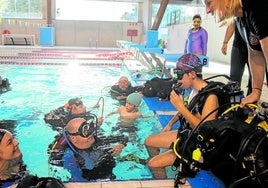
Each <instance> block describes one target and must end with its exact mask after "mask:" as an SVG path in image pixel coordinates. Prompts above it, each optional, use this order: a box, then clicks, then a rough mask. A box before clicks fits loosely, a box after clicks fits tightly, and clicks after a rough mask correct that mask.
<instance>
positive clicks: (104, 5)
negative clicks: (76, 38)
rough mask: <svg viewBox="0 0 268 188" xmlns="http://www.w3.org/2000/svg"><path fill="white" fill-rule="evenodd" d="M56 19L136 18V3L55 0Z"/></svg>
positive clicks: (135, 19)
mask: <svg viewBox="0 0 268 188" xmlns="http://www.w3.org/2000/svg"><path fill="white" fill-rule="evenodd" d="M56 19H57V20H98V21H132V22H136V21H137V20H138V3H129V2H113V1H88V0H68V1H67V0H56Z"/></svg>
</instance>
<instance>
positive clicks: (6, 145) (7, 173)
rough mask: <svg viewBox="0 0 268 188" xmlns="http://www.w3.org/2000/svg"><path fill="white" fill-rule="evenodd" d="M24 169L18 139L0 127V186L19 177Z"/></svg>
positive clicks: (10, 182)
mask: <svg viewBox="0 0 268 188" xmlns="http://www.w3.org/2000/svg"><path fill="white" fill-rule="evenodd" d="M25 171H26V168H25V165H24V164H23V161H22V153H21V151H20V148H19V143H18V141H17V140H16V139H15V138H14V137H13V134H12V133H11V132H9V131H8V130H6V129H0V187H2V186H4V187H6V186H5V185H8V184H9V185H10V184H12V183H14V182H15V180H17V179H20V177H21V175H23V174H24V173H25Z"/></svg>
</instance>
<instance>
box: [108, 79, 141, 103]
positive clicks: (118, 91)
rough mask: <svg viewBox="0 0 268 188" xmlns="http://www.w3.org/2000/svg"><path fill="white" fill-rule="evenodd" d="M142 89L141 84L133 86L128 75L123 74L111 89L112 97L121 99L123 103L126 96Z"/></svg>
mask: <svg viewBox="0 0 268 188" xmlns="http://www.w3.org/2000/svg"><path fill="white" fill-rule="evenodd" d="M141 89H142V87H141V86H135V87H134V86H132V85H131V83H130V81H129V80H128V78H127V77H126V76H121V77H120V78H119V80H118V82H117V83H116V84H115V85H113V86H112V87H111V89H110V93H111V96H112V98H114V99H117V100H119V101H120V102H121V103H122V104H125V102H126V98H127V96H128V95H129V94H131V93H134V92H139V91H140V90H141Z"/></svg>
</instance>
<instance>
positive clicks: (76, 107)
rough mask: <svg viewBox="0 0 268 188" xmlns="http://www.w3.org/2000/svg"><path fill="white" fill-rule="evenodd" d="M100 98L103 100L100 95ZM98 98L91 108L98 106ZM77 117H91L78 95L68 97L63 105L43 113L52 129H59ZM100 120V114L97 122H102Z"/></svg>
mask: <svg viewBox="0 0 268 188" xmlns="http://www.w3.org/2000/svg"><path fill="white" fill-rule="evenodd" d="M100 99H102V102H103V98H102V97H101V98H100ZM100 99H99V100H98V102H97V104H96V105H95V106H94V107H93V108H95V107H98V105H99V102H100ZM103 103H104V102H103ZM102 111H103V109H102ZM102 113H103V112H102ZM77 117H82V118H85V119H86V120H87V119H90V118H91V113H90V111H87V109H86V106H85V105H84V104H83V101H82V100H81V98H78V97H76V98H72V99H70V100H69V101H68V102H67V103H66V104H65V105H64V106H60V107H59V108H57V109H55V110H51V111H50V112H49V113H47V114H45V117H44V120H45V122H46V123H48V124H50V125H51V127H52V128H53V129H55V130H61V129H62V128H63V127H65V126H66V124H67V123H68V122H69V121H70V120H71V119H73V118H77ZM102 120H103V118H102V116H101V117H99V119H98V122H99V124H101V123H102Z"/></svg>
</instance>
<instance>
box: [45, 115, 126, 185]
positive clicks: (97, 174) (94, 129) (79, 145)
mask: <svg viewBox="0 0 268 188" xmlns="http://www.w3.org/2000/svg"><path fill="white" fill-rule="evenodd" d="M97 124H98V119H97V117H96V115H95V114H91V118H90V119H89V120H86V119H84V118H74V119H72V120H70V121H69V122H68V123H67V125H66V126H65V127H64V129H63V132H62V133H60V134H59V135H58V136H57V137H56V140H55V141H54V142H53V143H52V144H50V146H49V150H48V153H49V155H50V157H49V163H50V164H51V165H57V166H63V167H64V168H65V169H67V170H68V171H69V172H70V173H71V178H70V181H79V182H84V181H88V180H97V179H115V178H116V177H115V175H114V174H113V168H114V167H115V159H114V156H118V155H119V154H120V153H121V151H122V149H123V148H124V147H125V146H126V144H127V142H128V139H127V138H126V137H125V136H123V135H120V136H117V137H112V136H111V137H104V136H99V135H98V133H99V132H98V126H97ZM51 171H52V172H54V170H51ZM55 175H57V172H55Z"/></svg>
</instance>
